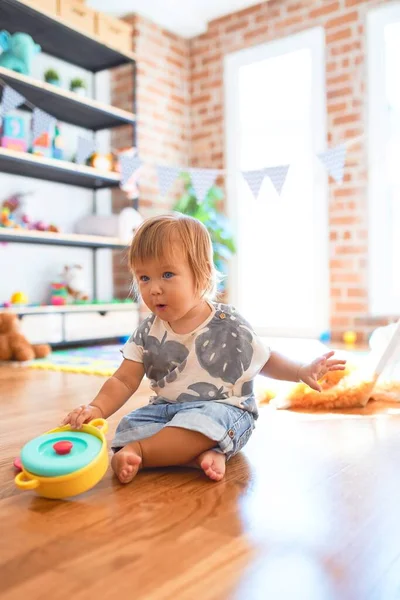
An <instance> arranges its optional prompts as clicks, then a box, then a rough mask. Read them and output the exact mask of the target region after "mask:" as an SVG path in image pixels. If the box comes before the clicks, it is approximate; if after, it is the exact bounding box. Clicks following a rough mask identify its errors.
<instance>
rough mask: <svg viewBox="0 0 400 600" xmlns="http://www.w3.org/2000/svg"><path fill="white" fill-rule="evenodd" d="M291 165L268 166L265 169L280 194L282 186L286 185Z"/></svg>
mask: <svg viewBox="0 0 400 600" xmlns="http://www.w3.org/2000/svg"><path fill="white" fill-rule="evenodd" d="M289 167H290V165H279V166H278V167H267V168H266V169H264V172H265V175H266V176H267V177H269V178H270V180H271V181H272V184H273V186H274V188H275V189H276V191H277V192H278V195H279V196H280V195H281V192H282V188H283V186H284V185H285V181H286V176H287V174H288V171H289Z"/></svg>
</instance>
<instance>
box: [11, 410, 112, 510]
mask: <svg viewBox="0 0 400 600" xmlns="http://www.w3.org/2000/svg"><path fill="white" fill-rule="evenodd" d="M107 430H108V424H107V421H105V420H104V419H94V420H93V421H90V423H88V424H87V425H82V428H81V429H79V430H77V429H71V426H70V425H65V426H63V427H57V428H56V429H52V430H50V431H48V432H47V433H45V434H44V435H41V436H39V437H37V438H34V439H33V440H31V441H30V442H28V443H27V444H25V446H24V447H23V449H22V451H21V457H20V458H21V465H22V471H21V472H20V473H18V475H17V476H16V477H15V485H16V486H17V487H18V488H20V489H21V490H35V492H36V493H37V494H38V495H39V496H43V497H44V498H59V499H60V498H68V497H69V496H77V495H78V494H82V493H83V492H86V491H87V490H89V489H90V488H92V487H93V486H94V485H96V484H97V483H98V482H99V481H100V480H101V479H102V477H103V476H104V474H105V472H106V471H107V468H108V452H107V442H106V439H105V433H107Z"/></svg>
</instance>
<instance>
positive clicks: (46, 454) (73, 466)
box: [21, 431, 102, 477]
mask: <svg viewBox="0 0 400 600" xmlns="http://www.w3.org/2000/svg"><path fill="white" fill-rule="evenodd" d="M57 442H71V443H72V449H71V451H70V452H69V453H68V454H57V452H56V451H55V449H54V448H53V446H54V444H56V443H57ZM101 446H102V441H101V440H100V439H99V438H98V437H96V436H95V435H91V434H90V433H84V432H83V431H64V432H63V431H58V432H56V433H46V434H44V435H41V436H39V437H37V438H34V439H33V440H31V441H30V442H28V443H27V444H25V446H24V447H23V448H22V451H21V462H22V465H23V467H24V469H26V470H27V471H29V472H30V473H33V474H34V475H39V476H43V477H57V476H59V475H67V474H68V473H73V472H74V471H78V470H79V469H82V468H83V467H86V465H88V464H89V463H90V462H92V460H93V459H95V458H96V456H97V455H98V454H99V452H100V450H101Z"/></svg>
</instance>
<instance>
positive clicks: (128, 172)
mask: <svg viewBox="0 0 400 600" xmlns="http://www.w3.org/2000/svg"><path fill="white" fill-rule="evenodd" d="M119 163H120V166H121V187H123V186H124V185H126V184H127V183H128V181H129V180H130V178H131V177H132V175H133V174H134V173H135V171H137V170H138V169H140V167H141V166H142V161H141V160H140V158H139V157H138V156H131V155H129V154H121V156H120V157H119Z"/></svg>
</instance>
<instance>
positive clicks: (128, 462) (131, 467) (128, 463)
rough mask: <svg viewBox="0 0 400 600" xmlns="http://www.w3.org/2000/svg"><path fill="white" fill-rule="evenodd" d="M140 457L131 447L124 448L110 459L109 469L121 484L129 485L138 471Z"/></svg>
mask: <svg viewBox="0 0 400 600" xmlns="http://www.w3.org/2000/svg"><path fill="white" fill-rule="evenodd" d="M141 462H142V457H141V456H140V454H139V453H138V452H137V451H136V449H135V448H134V447H132V446H129V445H128V446H125V447H124V448H122V449H121V450H119V452H116V453H115V454H114V456H113V457H112V459H111V467H112V468H113V471H114V473H115V474H116V476H117V477H118V479H119V480H120V482H121V483H130V482H131V481H132V479H133V478H134V477H135V475H137V472H138V471H139V467H140V464H141Z"/></svg>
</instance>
